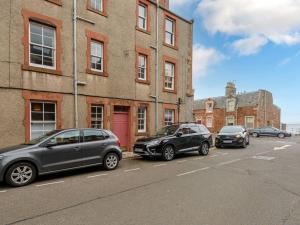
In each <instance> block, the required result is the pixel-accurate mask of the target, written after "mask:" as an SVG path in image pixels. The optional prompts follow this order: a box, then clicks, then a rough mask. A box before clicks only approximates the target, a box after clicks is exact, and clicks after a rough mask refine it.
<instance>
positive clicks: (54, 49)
mask: <svg viewBox="0 0 300 225" xmlns="http://www.w3.org/2000/svg"><path fill="white" fill-rule="evenodd" d="M33 23H34V24H35V25H37V26H41V27H42V42H44V39H43V37H44V35H43V33H44V32H43V30H44V27H47V28H50V29H53V30H54V35H53V47H49V46H46V45H44V44H43V43H42V44H41V45H40V44H36V43H31V26H32V24H33ZM28 29H29V31H28V35H29V37H28V45H29V46H28V52H29V54H28V57H29V59H28V60H29V65H30V66H34V67H39V68H45V69H52V70H53V69H56V28H55V27H51V26H48V25H44V24H41V23H38V22H34V21H30V22H29V27H28ZM31 44H32V45H36V46H39V47H41V48H42V60H43V48H49V49H52V51H53V53H52V54H53V66H46V65H42V64H36V63H32V62H31Z"/></svg>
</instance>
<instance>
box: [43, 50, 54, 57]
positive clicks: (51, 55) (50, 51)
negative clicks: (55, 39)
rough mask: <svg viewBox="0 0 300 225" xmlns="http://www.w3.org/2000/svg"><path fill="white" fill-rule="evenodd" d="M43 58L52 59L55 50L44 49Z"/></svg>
mask: <svg viewBox="0 0 300 225" xmlns="http://www.w3.org/2000/svg"><path fill="white" fill-rule="evenodd" d="M43 56H46V57H49V58H52V57H53V50H52V49H50V48H43Z"/></svg>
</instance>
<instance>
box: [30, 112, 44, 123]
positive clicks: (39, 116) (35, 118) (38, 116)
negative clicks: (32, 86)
mask: <svg viewBox="0 0 300 225" xmlns="http://www.w3.org/2000/svg"><path fill="white" fill-rule="evenodd" d="M31 121H43V113H41V112H39V113H36V112H32V113H31Z"/></svg>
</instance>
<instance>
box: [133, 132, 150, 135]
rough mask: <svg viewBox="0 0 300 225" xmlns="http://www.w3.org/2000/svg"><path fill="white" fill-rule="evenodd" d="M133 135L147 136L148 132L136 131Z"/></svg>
mask: <svg viewBox="0 0 300 225" xmlns="http://www.w3.org/2000/svg"><path fill="white" fill-rule="evenodd" d="M135 136H149V132H136V133H135Z"/></svg>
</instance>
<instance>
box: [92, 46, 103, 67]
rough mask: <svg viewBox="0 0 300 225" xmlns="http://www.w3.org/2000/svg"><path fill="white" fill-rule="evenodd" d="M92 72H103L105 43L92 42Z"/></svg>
mask: <svg viewBox="0 0 300 225" xmlns="http://www.w3.org/2000/svg"><path fill="white" fill-rule="evenodd" d="M91 70H94V71H97V72H103V43H101V42H98V41H92V42H91Z"/></svg>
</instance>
